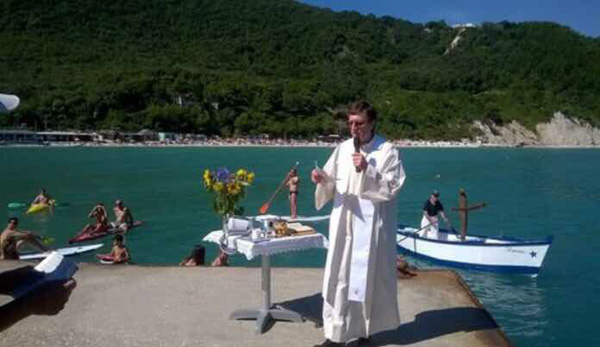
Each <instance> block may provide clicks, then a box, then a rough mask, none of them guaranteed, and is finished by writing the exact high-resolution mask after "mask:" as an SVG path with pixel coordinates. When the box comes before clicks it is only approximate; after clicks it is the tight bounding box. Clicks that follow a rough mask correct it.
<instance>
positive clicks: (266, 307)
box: [229, 255, 304, 335]
mask: <svg viewBox="0 0 600 347" xmlns="http://www.w3.org/2000/svg"><path fill="white" fill-rule="evenodd" d="M261 291H262V294H263V300H262V306H261V308H260V309H259V310H257V309H245V310H235V311H233V312H232V313H231V315H229V319H256V326H255V329H254V330H255V332H256V334H257V335H259V334H262V333H264V332H265V328H266V327H267V324H268V322H269V321H270V320H271V319H274V320H284V321H290V322H298V323H300V322H303V321H304V319H303V318H302V316H301V315H300V314H299V313H297V312H294V311H290V310H286V309H282V308H271V258H270V256H269V255H263V256H262V267H261Z"/></svg>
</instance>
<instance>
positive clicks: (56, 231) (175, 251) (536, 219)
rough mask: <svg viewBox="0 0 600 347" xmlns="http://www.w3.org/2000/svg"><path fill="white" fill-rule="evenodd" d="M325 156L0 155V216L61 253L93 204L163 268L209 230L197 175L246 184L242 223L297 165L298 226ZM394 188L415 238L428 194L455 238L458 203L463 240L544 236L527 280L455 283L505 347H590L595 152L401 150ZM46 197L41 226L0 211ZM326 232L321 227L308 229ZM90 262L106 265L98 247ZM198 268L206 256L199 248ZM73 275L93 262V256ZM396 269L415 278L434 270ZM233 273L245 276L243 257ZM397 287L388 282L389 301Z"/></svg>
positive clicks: (137, 251)
mask: <svg viewBox="0 0 600 347" xmlns="http://www.w3.org/2000/svg"><path fill="white" fill-rule="evenodd" d="M331 151H332V149H331V148H248V147H237V148H233V147H196V148H191V147H187V148H160V147H140V148H130V147H120V148H119V147H112V148H101V147H100V148H82V147H76V148H52V147H49V148H48V147H31V148H8V147H5V148H0V160H1V162H2V164H3V165H2V169H1V173H0V192H1V194H0V208H2V209H4V211H5V216H6V217H7V218H8V217H10V216H17V217H19V218H20V220H21V224H20V227H21V228H22V229H26V230H32V231H34V232H36V233H39V234H42V235H48V236H51V237H53V238H54V239H55V242H54V246H55V247H62V246H65V245H66V243H67V240H68V239H69V238H70V237H72V236H73V235H74V234H75V233H77V232H78V231H79V230H81V228H82V227H83V226H84V225H85V224H86V223H89V222H92V220H90V219H89V218H87V215H88V213H89V211H90V210H91V208H92V207H93V206H94V204H95V203H96V202H104V204H105V205H106V206H107V208H108V210H109V214H110V215H111V218H113V217H112V206H113V202H114V201H115V200H116V199H121V200H123V201H124V203H125V205H126V206H128V207H129V208H130V209H131V211H132V212H133V216H134V219H135V220H141V221H145V222H146V223H145V224H144V225H143V226H141V227H139V228H137V229H134V230H133V231H132V232H131V233H130V234H129V235H128V236H127V238H126V239H127V240H126V241H127V244H128V246H129V248H130V250H131V253H132V256H133V260H134V261H135V263H138V264H176V263H178V262H179V261H180V260H181V259H182V258H183V257H185V256H186V255H187V254H189V252H190V251H191V249H192V248H193V246H194V245H195V244H198V243H201V240H202V237H203V236H204V235H206V234H207V233H208V232H209V231H210V230H214V229H218V228H219V227H220V223H221V221H220V219H219V217H218V216H217V215H216V214H215V213H214V212H213V208H212V195H211V194H210V193H207V192H206V190H205V188H204V186H203V182H202V174H203V171H204V169H206V168H210V169H216V168H218V167H226V168H229V169H230V170H237V169H238V168H245V169H248V170H251V171H254V172H255V174H256V180H255V183H254V184H253V185H252V186H251V187H249V188H248V190H247V195H246V198H245V199H244V200H243V202H242V204H241V205H242V206H243V207H244V208H245V214H246V215H254V214H257V213H258V209H259V208H260V206H261V205H262V204H263V203H265V202H266V201H267V200H268V199H269V197H270V196H271V194H273V193H274V191H275V189H276V188H277V186H278V185H279V184H280V182H281V181H282V180H283V178H284V177H285V175H286V173H287V172H288V171H289V169H290V168H291V167H292V166H293V165H294V164H295V163H296V162H299V167H298V171H299V175H300V178H301V184H300V193H299V196H298V200H299V201H298V205H299V213H300V214H301V215H317V214H327V213H328V212H329V210H330V207H329V206H328V207H326V209H325V211H321V212H317V211H315V209H314V205H313V191H314V189H313V187H312V184H311V183H310V179H309V173H310V170H311V169H312V168H313V167H314V163H315V160H316V161H317V163H318V164H319V165H320V166H322V165H324V164H325V162H326V160H327V158H328V156H329V154H330V153H331ZM401 154H402V160H403V163H404V167H405V170H406V174H407V179H406V182H405V186H404V187H403V188H402V190H401V192H400V194H399V195H398V210H397V211H398V220H399V221H400V222H403V223H406V224H411V225H418V224H419V221H420V219H421V213H422V212H421V211H422V207H423V203H424V202H425V200H426V199H427V197H428V196H429V194H430V193H431V191H432V190H434V189H436V190H439V191H440V192H441V201H442V202H443V204H444V206H445V209H446V213H447V214H448V215H449V217H450V218H451V220H452V222H453V224H454V225H455V226H458V225H459V221H458V218H457V215H456V213H454V212H452V211H451V208H452V207H455V206H457V199H458V190H459V189H460V188H464V189H466V191H467V194H468V197H469V202H470V203H472V204H474V203H478V202H485V203H486V204H487V205H488V206H487V207H485V208H483V209H480V210H476V211H473V212H472V213H471V214H470V216H469V217H470V220H469V222H470V223H469V232H470V233H473V234H479V235H489V236H494V235H506V236H516V237H521V238H543V237H546V236H548V235H554V237H555V239H554V243H553V245H552V247H551V248H550V251H549V252H548V255H547V257H546V260H545V262H544V266H543V268H542V271H541V272H540V274H539V276H538V277H537V278H531V277H527V276H522V275H499V274H492V273H485V272H476V271H467V270H459V272H460V274H461V275H462V276H463V278H465V280H466V281H467V283H468V285H469V286H470V287H471V289H472V290H473V291H474V292H475V294H476V295H477V297H478V298H479V299H480V300H481V301H482V302H483V304H484V305H485V307H486V308H487V309H488V310H489V311H490V312H491V314H492V316H493V317H494V318H495V319H496V320H497V321H498V323H499V324H500V326H501V327H502V328H503V329H504V330H505V331H506V333H507V334H508V336H509V338H510V339H511V340H512V341H513V342H514V343H515V344H516V345H523V346H565V345H574V346H592V345H597V344H598V342H600V339H599V338H598V335H597V334H596V331H595V328H596V327H595V326H596V323H595V321H596V318H597V313H598V312H597V311H596V310H597V309H600V299H599V297H598V295H597V294H598V293H599V292H600V283H599V282H600V276H599V275H600V268H599V266H598V265H599V264H600V261H599V260H598V259H599V256H598V254H597V248H598V246H597V245H598V244H599V243H600V222H599V219H598V215H600V203H599V202H600V183H599V182H598V172H600V150H594V149H587V150H583V149H581V150H575V149H489V148H487V149H434V148H428V149H416V148H405V149H401ZM40 188H46V189H47V190H48V192H49V193H50V194H51V195H52V196H53V197H54V198H56V200H57V201H58V202H59V203H67V204H68V205H67V206H64V207H57V208H55V210H54V211H53V212H50V213H41V214H35V215H25V214H24V213H23V211H21V210H16V211H15V210H9V209H8V208H7V207H6V206H7V204H8V203H9V202H30V201H31V200H32V199H33V198H34V197H35V195H36V194H37V191H38V190H39V189H40ZM269 213H274V214H281V215H287V214H289V203H288V196H287V192H286V190H285V189H283V190H282V192H281V193H280V194H279V195H278V196H277V197H276V198H275V199H274V200H273V202H272V204H271V207H270V209H269ZM315 226H316V228H317V229H318V230H319V231H322V232H325V233H326V231H327V223H322V224H316V225H315ZM96 242H102V243H104V247H103V248H101V249H100V250H99V253H103V252H109V250H110V239H109V238H105V239H100V240H97V241H91V242H90V243H96ZM206 247H207V258H208V260H210V259H211V258H212V257H214V256H215V254H216V252H217V248H216V247H215V246H214V245H206ZM75 260H76V261H90V262H92V261H95V257H94V255H93V254H86V255H80V256H77V257H76V258H75ZM272 261H273V264H274V265H275V266H293V267H301V266H309V267H322V266H323V264H324V261H325V252H324V250H309V251H303V252H293V253H287V254H282V255H278V256H276V257H273V260H272ZM409 261H410V262H412V263H414V264H416V265H417V266H418V267H421V268H427V267H436V266H435V265H434V264H431V263H427V262H422V261H417V260H414V259H412V258H409ZM231 262H232V265H234V266H248V265H250V266H258V265H259V262H258V260H253V261H251V262H248V261H247V260H246V259H245V258H244V257H242V256H234V257H232V259H231ZM401 289H402V282H400V290H401Z"/></svg>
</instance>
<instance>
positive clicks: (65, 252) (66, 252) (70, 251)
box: [19, 243, 104, 260]
mask: <svg viewBox="0 0 600 347" xmlns="http://www.w3.org/2000/svg"><path fill="white" fill-rule="evenodd" d="M103 245H104V244H102V243H97V244H94V245H86V246H78V247H65V248H59V249H54V250H50V251H47V252H43V253H25V254H21V255H19V259H20V260H32V259H43V258H46V257H47V256H49V255H50V253H52V252H53V251H56V252H57V253H58V254H60V255H62V256H63V257H68V256H71V255H77V254H81V253H87V252H91V251H93V250H96V249H98V248H100V247H102V246H103Z"/></svg>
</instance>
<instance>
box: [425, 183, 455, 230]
mask: <svg viewBox="0 0 600 347" xmlns="http://www.w3.org/2000/svg"><path fill="white" fill-rule="evenodd" d="M438 216H441V217H442V219H443V220H444V222H446V225H447V226H448V228H450V229H452V225H451V224H450V220H449V219H448V217H446V213H444V205H442V202H441V201H440V192H438V191H437V190H434V191H433V192H432V193H431V195H430V196H429V198H428V199H427V201H425V205H423V218H422V219H421V236H423V237H426V238H430V239H437V238H438V232H439V230H440V220H439V217H438Z"/></svg>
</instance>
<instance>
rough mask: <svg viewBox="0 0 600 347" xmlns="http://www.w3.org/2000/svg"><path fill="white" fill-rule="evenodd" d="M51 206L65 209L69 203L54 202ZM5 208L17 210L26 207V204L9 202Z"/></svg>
mask: <svg viewBox="0 0 600 347" xmlns="http://www.w3.org/2000/svg"><path fill="white" fill-rule="evenodd" d="M51 205H52V206H54V207H65V206H69V203H68V202H55V203H53V204H51ZM7 207H8V208H10V209H17V208H23V207H27V204H26V203H24V202H9V203H8V205H7Z"/></svg>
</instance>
